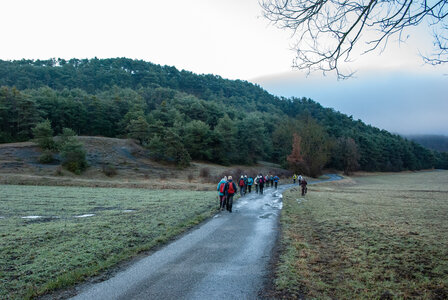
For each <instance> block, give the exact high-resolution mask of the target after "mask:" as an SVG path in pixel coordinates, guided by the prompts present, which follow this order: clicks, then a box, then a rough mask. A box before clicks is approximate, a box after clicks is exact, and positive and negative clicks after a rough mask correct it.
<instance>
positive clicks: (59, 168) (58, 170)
mask: <svg viewBox="0 0 448 300" xmlns="http://www.w3.org/2000/svg"><path fill="white" fill-rule="evenodd" d="M54 175H56V176H62V175H64V174H63V173H62V166H58V167H57V168H56V170H55V171H54Z"/></svg>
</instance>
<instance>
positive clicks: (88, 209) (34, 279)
mask: <svg viewBox="0 0 448 300" xmlns="http://www.w3.org/2000/svg"><path fill="white" fill-rule="evenodd" d="M0 189H1V194H0V299H14V298H17V299H23V298H28V297H32V296H36V295H41V294H43V293H46V292H48V291H51V290H54V289H58V288H63V287H67V286H70V285H73V284H75V283H77V282H79V281H82V280H83V279H84V278H86V277H88V276H92V275H97V274H99V272H101V271H104V270H105V269H107V268H110V267H111V266H114V265H116V264H117V263H119V262H121V261H123V260H125V259H128V258H130V257H133V256H135V255H136V254H137V253H139V252H142V251H145V250H148V249H150V248H152V247H154V246H156V245H158V244H160V243H164V242H166V241H168V240H169V239H170V238H172V237H173V236H175V235H177V234H179V233H181V232H183V231H185V230H186V229H187V228H190V227H192V226H194V225H196V224H198V223H199V222H200V221H202V220H204V219H205V218H207V217H208V216H210V215H212V214H213V213H214V212H215V211H216V208H217V200H216V192H196V191H179V190H146V189H122V188H120V189H119V188H85V187H45V186H14V185H3V186H2V185H0ZM27 216H28V217H29V218H22V217H27ZM31 216H39V218H37V217H36V218H32V217H31Z"/></svg>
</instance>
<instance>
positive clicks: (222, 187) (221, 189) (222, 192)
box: [218, 176, 227, 210]
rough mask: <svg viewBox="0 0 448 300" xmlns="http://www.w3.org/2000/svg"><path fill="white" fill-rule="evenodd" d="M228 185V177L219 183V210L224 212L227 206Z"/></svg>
mask: <svg viewBox="0 0 448 300" xmlns="http://www.w3.org/2000/svg"><path fill="white" fill-rule="evenodd" d="M226 183H227V177H226V176H224V177H223V178H222V179H221V181H219V183H218V197H219V209H220V210H224V207H225V204H226V201H225V199H226V195H225V187H226Z"/></svg>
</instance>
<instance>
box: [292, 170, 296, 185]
mask: <svg viewBox="0 0 448 300" xmlns="http://www.w3.org/2000/svg"><path fill="white" fill-rule="evenodd" d="M296 179H297V175H296V174H295V173H294V175H292V181H293V182H292V183H293V184H296Z"/></svg>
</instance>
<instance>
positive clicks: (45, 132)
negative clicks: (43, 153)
mask: <svg viewBox="0 0 448 300" xmlns="http://www.w3.org/2000/svg"><path fill="white" fill-rule="evenodd" d="M33 135H34V141H35V142H36V143H37V144H38V145H39V147H40V148H41V149H42V150H54V149H56V143H55V142H54V140H53V129H52V128H51V123H50V120H48V119H47V120H45V121H43V122H40V123H37V124H36V127H34V128H33ZM47 158H48V157H47Z"/></svg>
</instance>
